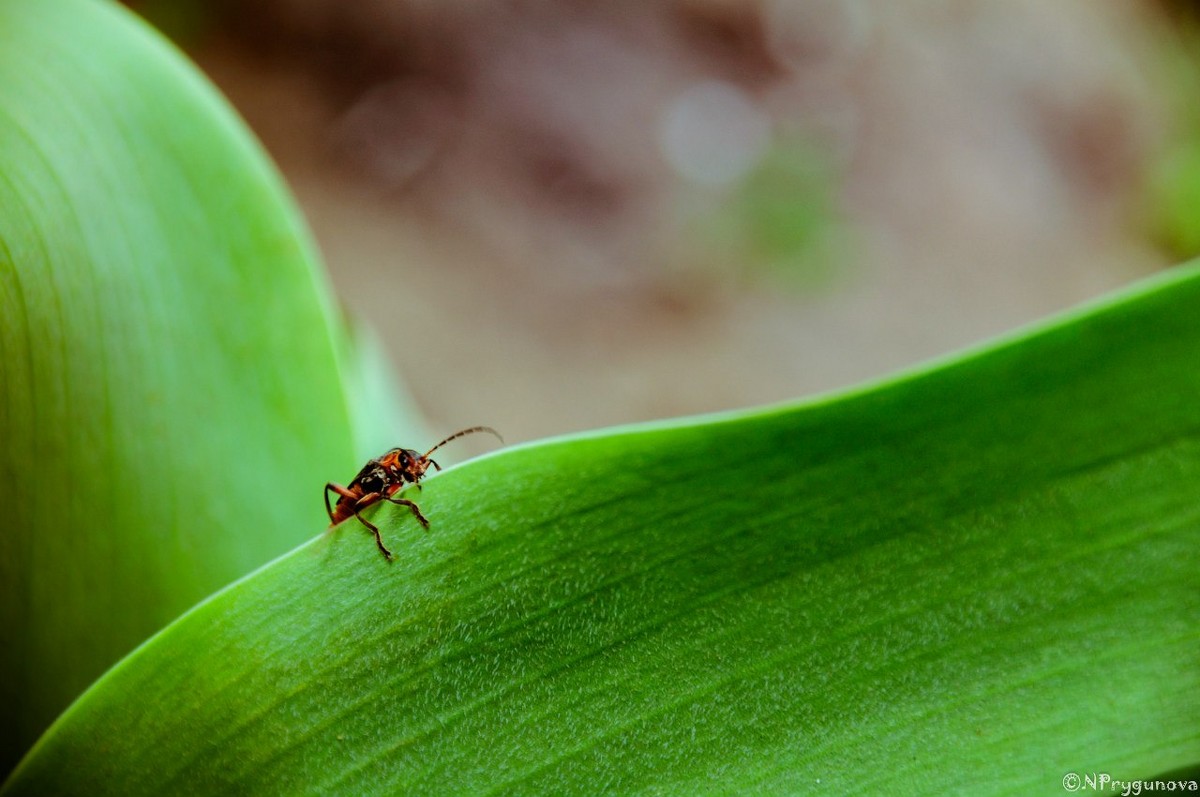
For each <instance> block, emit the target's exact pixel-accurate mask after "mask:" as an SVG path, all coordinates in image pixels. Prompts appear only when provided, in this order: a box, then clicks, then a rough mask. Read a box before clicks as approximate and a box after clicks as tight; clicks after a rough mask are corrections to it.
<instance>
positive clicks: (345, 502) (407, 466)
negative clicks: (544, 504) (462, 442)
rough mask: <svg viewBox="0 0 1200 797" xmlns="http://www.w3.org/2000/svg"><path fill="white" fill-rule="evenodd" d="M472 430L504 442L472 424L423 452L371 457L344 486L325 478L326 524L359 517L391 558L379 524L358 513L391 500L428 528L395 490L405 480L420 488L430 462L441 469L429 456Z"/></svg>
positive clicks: (492, 431)
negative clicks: (334, 500)
mask: <svg viewBox="0 0 1200 797" xmlns="http://www.w3.org/2000/svg"><path fill="white" fill-rule="evenodd" d="M475 432H487V433H488V434H492V435H495V436H496V438H497V439H498V440H499V441H500V442H501V443H503V442H504V438H503V437H500V433H499V432H497V431H496V430H495V429H493V428H492V427H490V426H472V427H471V428H470V429H463V430H462V431H460V432H455V433H454V434H452V435H450V436H449V437H447V438H446V439H445V440H443V441H442V442H440V443H438V444H437V445H436V446H434V447H433V448H431V449H429V450H428V451H426V452H425V453H424V454H422V453H421V452H419V451H414V450H413V449H411V448H393V449H391V450H389V451H388V452H387V453H386V454H384V455H383V456H381V457H379V458H378V459H372V460H370V461H369V462H367V464H366V465H363V468H362V470H360V471H359V472H358V475H357V476H355V477H354V478H353V479H352V480H351V481H350V484H348V485H347V486H345V487H343V486H341V485H340V484H334V483H333V482H328V483H327V484H326V485H325V511H326V512H328V513H329V521H330V522H329V527H330V528H333V527H334V526H336V525H337V524H339V523H341V522H342V521H343V520H347V519H349V518H351V517H356V518H358V521H359V522H360V523H362V524H363V525H364V526H366V527H367V528H368V529H370V530H371V533H372V534H374V535H375V544H376V545H378V546H379V552H380V553H382V554H383V556H384V558H385V559H388V560H389V561H390V560H391V558H392V552H391V551H389V550H388V549H387V546H385V545H384V544H383V537H382V536H380V534H379V528H378V527H377V526H376V525H375V524H374V523H371V522H370V521H368V520H367V519H366V518H364V517H363V516H362V515H361V514H359V513H360V512H362V511H363V510H364V509H366V508H367V507H369V506H373V505H375V504H377V503H379V502H380V501H391V502H392V503H393V504H399V505H402V506H406V507H408V508H409V510H410V511H411V512H412V513H413V517H415V518H416V519H417V520H418V521H420V523H421V525H422V526H424V527H425V528H429V520H428V519H426V517H425V516H424V515H422V514H421V510H420V508H419V507H418V506H417V505H416V504H415V503H413V502H412V501H410V500H408V499H407V498H397V497H396V496H395V494H396V493H397V492H399V491H400V490H401V489H403V488H404V485H405V483H406V482H407V483H410V484H415V485H416V486H417V489H418V490H420V489H421V485H420V481H421V479H422V478H424V476H425V471H426V470H428V469H429V466H430V465H432V466H433V467H434V469H435V470H441V469H442V466H441V465H439V464H437V463H436V462H434V461H433V460H432V459H430V455H431V454H433V452H434V451H437V450H438V449H439V448H441V447H442V446H444V445H446V443H449V442H450V441H452V440H457V439H458V438H460V437H462V436H464V435H468V434H474V433H475ZM330 492H334V493H337V495H338V499H337V503H336V504H334V505H333V506H330V505H329V493H330Z"/></svg>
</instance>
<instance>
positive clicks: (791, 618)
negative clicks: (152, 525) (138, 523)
mask: <svg viewBox="0 0 1200 797" xmlns="http://www.w3.org/2000/svg"><path fill="white" fill-rule="evenodd" d="M1197 307H1200V272H1198V271H1197V270H1196V269H1191V270H1189V271H1186V272H1182V273H1177V274H1173V275H1168V276H1167V277H1166V278H1163V279H1159V280H1157V281H1154V282H1151V283H1149V284H1146V285H1143V286H1141V287H1139V288H1138V289H1136V290H1135V291H1133V292H1132V293H1129V294H1126V295H1124V296H1122V297H1119V298H1118V299H1116V300H1110V301H1109V302H1107V303H1105V304H1103V305H1102V306H1096V307H1092V308H1090V309H1089V310H1088V311H1086V312H1083V313H1078V314H1074V315H1072V316H1071V317H1069V318H1066V319H1061V320H1059V321H1056V322H1055V323H1053V324H1051V325H1049V326H1046V327H1043V328H1041V329H1038V330H1035V331H1032V332H1028V333H1025V334H1022V335H1020V336H1016V337H1014V338H1012V339H1010V340H1008V341H1006V342H1003V343H1001V344H999V345H996V346H994V347H990V348H986V349H982V350H978V351H975V352H972V353H969V354H967V355H965V356H962V357H960V358H958V359H956V360H954V361H951V362H947V363H943V364H941V365H939V366H937V367H934V368H932V369H930V370H926V371H921V372H917V373H914V374H909V375H906V376H903V377H901V378H897V379H895V380H893V381H890V382H886V383H883V384H879V385H875V386H872V387H869V388H866V389H863V390H859V391H857V392H855V393H852V394H850V395H845V396H841V397H834V398H829V399H824V400H818V401H815V402H811V403H808V404H803V405H795V406H784V407H778V408H773V409H767V410H763V411H759V412H749V413H742V414H731V415H726V416H716V417H710V418H700V419H695V420H691V421H684V422H677V423H662V424H653V425H649V426H643V427H635V428H629V429H623V430H612V431H608V432H604V433H599V434H595V435H591V436H583V437H578V438H573V439H563V440H552V441H548V442H545V443H541V444H536V445H527V446H521V447H516V448H512V449H509V450H505V451H501V452H499V453H497V454H495V455H489V456H485V457H482V458H479V459H477V460H475V461H473V462H470V463H468V464H466V465H464V466H461V467H458V468H454V469H452V470H450V471H448V472H446V473H443V474H441V475H438V476H435V477H433V478H431V479H429V480H428V482H427V483H426V485H425V489H424V490H423V491H422V492H420V493H419V494H417V493H413V492H410V493H409V496H410V497H413V498H416V499H417V500H418V501H419V502H420V504H421V506H422V508H423V510H424V512H425V513H426V514H427V516H428V517H429V519H430V521H431V523H432V526H431V529H430V530H429V531H428V532H425V531H423V530H421V529H420V527H419V526H418V525H417V524H416V523H415V521H414V520H413V519H412V517H411V516H410V515H409V514H408V513H407V511H406V510H405V509H404V508H402V507H393V506H390V505H384V506H381V507H378V508H376V509H372V510H370V512H369V513H368V516H369V517H372V518H373V519H374V520H375V521H377V522H378V523H379V524H380V526H381V528H382V529H383V531H384V534H385V539H386V540H387V541H388V543H389V544H390V545H391V547H392V548H393V549H394V550H396V551H397V553H398V561H397V562H395V563H393V564H389V563H388V562H386V561H385V560H384V559H383V558H382V557H381V556H380V555H379V553H378V552H377V551H376V550H375V547H374V544H373V541H372V539H371V537H370V535H369V534H368V533H367V532H366V531H365V530H364V529H363V528H362V527H361V526H359V525H358V524H356V523H354V522H353V521H351V522H348V523H346V524H344V525H342V526H340V527H338V528H337V529H335V530H333V531H331V532H328V533H326V534H324V535H322V536H320V537H319V538H317V539H316V540H314V541H313V542H311V543H309V544H308V545H305V546H303V547H301V548H300V549H298V550H296V551H294V552H293V553H291V554H289V555H288V556H286V557H284V558H283V559H281V560H279V561H277V562H275V563H273V564H271V565H270V566H268V567H266V568H265V569H263V570H261V571H259V572H257V573H255V574H253V575H252V576H250V577H248V578H247V579H245V580H243V581H242V582H240V583H238V584H236V585H234V586H233V587H231V588H230V589H228V590H226V591H224V592H222V593H220V594H218V595H217V596H215V597H213V598H212V599H211V600H209V601H207V602H205V603H204V604H202V605H200V606H199V607H197V608H196V609H194V610H193V611H191V612H190V613H188V614H187V615H186V616H185V617H184V618H182V619H181V620H180V621H179V622H177V623H174V624H172V625H171V626H170V627H168V628H167V629H166V630H165V631H163V632H162V633H160V634H159V635H158V636H156V637H154V638H153V639H152V640H150V641H149V642H148V643H147V644H146V645H144V646H143V647H142V648H141V649H139V650H138V651H137V652H136V653H135V654H133V655H132V656H130V657H129V658H127V659H126V660H124V661H123V662H121V663H120V664H119V665H118V666H117V667H116V668H114V669H113V670H112V671H111V672H109V673H108V674H107V675H106V676H105V677H104V678H103V679H101V680H100V681H99V682H98V683H97V684H96V685H95V686H94V687H93V688H92V689H91V690H90V691H89V692H88V693H87V694H86V695H84V697H83V698H82V699H80V700H79V701H78V702H77V703H76V704H75V705H74V706H73V707H72V708H71V709H70V710H69V711H68V712H67V713H66V714H65V715H64V716H63V717H62V718H60V720H59V721H58V722H57V723H56V724H55V725H54V726H53V728H52V729H51V730H50V731H49V732H48V733H47V735H46V736H45V737H43V738H42V740H41V741H40V742H39V743H38V745H37V746H36V747H35V749H34V750H33V752H32V753H31V755H30V756H29V757H28V758H27V759H26V760H25V761H24V762H23V764H22V766H21V767H20V768H19V769H18V770H17V772H16V774H15V775H14V777H13V779H12V781H11V782H10V783H9V784H8V786H7V789H6V790H5V791H4V794H5V795H24V794H47V793H78V792H86V793H89V794H104V793H107V794H144V793H158V794H180V793H294V792H309V793H344V794H383V793H396V792H411V793H421V794H445V793H480V792H484V791H502V792H506V793H511V792H517V793H531V794H532V793H543V794H544V793H553V794H563V793H579V794H595V793H600V792H620V793H628V792H671V793H685V794H695V793H711V792H720V793H806V792H818V791H819V792H820V793H827V794H877V793H888V794H919V795H930V794H973V795H976V794H977V795H986V794H1014V795H1026V794H1061V793H1063V791H1062V786H1061V782H1062V779H1063V777H1064V775H1065V774H1066V773H1068V772H1070V771H1075V772H1081V773H1088V772H1107V773H1110V774H1111V775H1112V776H1113V777H1117V778H1125V779H1132V778H1136V777H1145V776H1148V775H1154V774H1155V773H1159V772H1166V771H1169V770H1172V769H1178V768H1181V767H1188V766H1192V765H1194V764H1195V763H1196V762H1200V720H1198V719H1197V718H1200V625H1198V623H1197V618H1198V617H1200V579H1198V578H1197V572H1198V568H1197V565H1198V564H1200V554H1198V553H1197V551H1198V550H1200V546H1198V544H1197V543H1198V542H1200V533H1198V532H1200V499H1198V498H1197V491H1196V484H1197V483H1200V409H1198V407H1200V404H1198V401H1197V397H1200V369H1197V368H1196V363H1197V359H1198V355H1200V313H1197V312H1196V308H1197ZM316 525H317V524H313V526H314V528H315V526H316Z"/></svg>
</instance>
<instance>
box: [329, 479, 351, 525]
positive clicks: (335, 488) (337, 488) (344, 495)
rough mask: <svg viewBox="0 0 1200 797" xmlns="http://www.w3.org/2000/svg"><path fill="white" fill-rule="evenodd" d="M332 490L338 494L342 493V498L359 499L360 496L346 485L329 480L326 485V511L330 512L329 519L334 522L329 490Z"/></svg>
mask: <svg viewBox="0 0 1200 797" xmlns="http://www.w3.org/2000/svg"><path fill="white" fill-rule="evenodd" d="M331 490H332V491H333V492H335V493H337V494H338V495H340V496H341V497H342V498H354V499H357V498H358V496H356V495H355V494H354V493H352V492H350V491H349V490H347V489H346V488H345V487H343V486H342V485H340V484H334V483H333V482H328V483H327V484H326V485H325V511H326V512H328V513H329V521H330V522H331V523H332V522H333V507H331V506H330V505H329V492H330V491H331Z"/></svg>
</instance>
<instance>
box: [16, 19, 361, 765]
mask: <svg viewBox="0 0 1200 797" xmlns="http://www.w3.org/2000/svg"><path fill="white" fill-rule="evenodd" d="M327 296H328V292H327V290H326V286H325V285H324V282H323V278H322V277H321V276H319V272H318V271H317V270H316V269H315V268H314V256H313V251H312V247H311V245H310V243H309V241H308V237H307V234H306V233H305V231H304V229H303V227H302V226H301V224H300V222H299V220H298V217H297V214H296V213H295V211H294V209H293V207H292V205H291V201H290V199H289V198H288V197H287V195H286V193H285V192H284V190H283V188H282V186H281V184H280V181H279V179H278V177H277V175H276V174H275V172H274V171H273V170H272V168H271V167H270V166H269V165H268V164H267V162H266V160H265V158H264V157H263V155H262V153H261V152H260V151H259V149H258V148H257V146H255V145H254V144H253V143H252V142H251V140H250V138H249V136H248V135H247V134H246V131H245V130H244V129H243V127H242V125H241V124H240V123H239V122H238V121H237V120H236V119H235V118H234V117H233V115H232V114H231V113H230V111H229V110H228V108H227V107H226V106H225V104H224V103H223V101H221V100H220V99H219V98H218V97H217V96H216V94H215V93H214V92H213V90H212V89H211V88H210V87H209V86H208V85H207V84H206V83H205V82H203V81H202V80H201V79H200V78H199V77H198V76H197V74H196V73H195V72H194V71H193V70H192V69H191V67H189V66H187V65H186V64H185V63H184V62H183V60H182V59H181V58H180V57H179V55H178V54H177V53H176V52H175V51H174V50H173V49H172V48H171V47H170V46H169V45H167V44H166V43H164V42H163V41H161V40H160V39H159V38H158V37H157V36H156V35H154V34H152V33H150V32H149V31H148V30H147V29H146V28H145V27H144V26H143V25H142V24H141V23H139V22H138V21H136V20H135V19H133V18H132V17H131V16H130V15H129V14H128V13H127V12H125V11H123V10H121V9H119V8H118V7H117V6H115V5H110V4H107V3H98V2H92V1H90V0H39V2H36V3H29V2H20V1H19V0H0V483H2V484H3V485H4V487H5V493H4V495H5V499H6V501H5V507H4V520H3V524H4V525H3V531H2V533H0V717H3V735H4V738H3V743H2V745H0V772H3V771H8V770H9V769H10V768H11V767H12V766H13V765H14V764H15V763H16V761H17V759H18V758H19V756H20V755H21V754H22V753H23V752H24V751H25V750H26V749H27V748H28V746H29V745H30V744H32V742H33V741H34V740H35V739H36V738H37V737H38V735H40V733H41V732H42V731H43V730H44V729H45V728H46V727H47V726H48V725H49V723H50V722H51V721H52V720H53V718H54V717H55V716H56V715H57V714H58V713H59V712H60V711H61V710H62V709H63V708H65V707H66V706H67V705H68V704H69V703H70V701H71V700H72V699H74V698H75V697H76V696H77V695H78V694H79V693H80V692H81V691H82V690H83V689H84V688H85V687H86V686H87V685H88V684H89V683H91V682H92V681H93V680H95V678H96V677H97V676H99V675H100V674H101V673H102V672H103V671H104V670H105V669H106V668H108V667H109V666H111V664H112V663H113V662H115V661H117V660H118V659H119V658H120V657H121V656H123V655H125V654H126V653H128V652H129V651H130V650H132V649H133V648H134V646H136V645H137V644H139V643H141V642H142V641H144V640H145V639H146V638H147V636H149V635H150V634H151V633H153V632H154V631H155V630H157V629H159V628H161V627H162V626H163V625H165V624H166V623H167V622H169V621H170V620H172V619H174V618H175V617H177V616H178V615H179V614H181V613H182V612H183V611H184V610H185V609H187V608H189V607H191V606H192V605H194V604H195V603H196V602H197V601H198V600H200V599H201V598H203V597H205V596H206V595H209V594H211V593H212V592H213V591H214V590H216V589H218V588H220V587H222V586H224V585H226V584H228V583H229V582H230V581H232V580H233V579H235V578H237V577H239V576H241V575H243V574H245V573H246V572H248V571H249V570H251V569H253V568H254V567H257V566H259V565H261V564H262V563H263V562H265V561H267V560H269V559H270V558H272V557H274V556H277V555H279V554H280V553H282V552H283V551H285V550H287V549H289V548H291V547H293V546H295V545H296V544H298V543H299V542H300V541H301V540H303V539H304V537H306V536H307V535H308V534H310V533H311V529H313V528H315V527H317V526H318V525H319V524H320V522H321V519H322V517H323V516H324V510H323V506H322V503H321V499H320V497H319V495H318V494H319V492H320V487H321V484H322V483H323V482H324V480H325V479H326V478H328V476H329V475H331V474H333V473H338V472H346V471H349V472H353V468H354V467H355V466H356V465H357V464H359V462H358V461H357V458H356V456H355V454H354V452H353V443H352V439H353V438H352V433H351V427H350V422H349V419H348V417H347V402H346V398H345V396H344V395H343V393H342V381H341V376H340V374H339V368H340V366H339V363H338V359H337V357H336V353H337V350H338V346H340V345H341V344H340V343H339V339H338V335H340V333H334V332H333V331H332V330H333V329H334V327H333V326H332V325H331V319H332V317H333V314H332V312H331V311H332V308H331V305H330V302H329V300H328V298H327Z"/></svg>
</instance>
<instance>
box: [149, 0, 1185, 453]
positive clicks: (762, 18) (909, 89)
mask: <svg viewBox="0 0 1200 797" xmlns="http://www.w3.org/2000/svg"><path fill="white" fill-rule="evenodd" d="M128 5H129V6H130V7H132V8H133V9H134V10H135V11H137V12H138V13H140V14H142V15H143V16H145V17H146V18H147V19H148V20H149V21H150V22H151V23H152V24H154V25H156V26H158V27H159V28H160V29H161V30H163V31H164V32H165V33H166V34H167V35H168V36H170V37H171V38H173V39H174V40H175V41H176V42H177V43H178V44H179V45H180V46H181V47H182V48H183V49H184V50H185V51H187V53H188V54H189V56H190V57H191V58H192V59H193V60H194V61H196V62H197V63H198V64H199V66H200V67H201V68H202V69H203V70H204V71H205V72H206V73H207V74H208V75H209V77H210V78H211V79H212V80H213V81H214V82H215V83H216V84H217V86H218V87H219V88H220V89H221V91H223V92H224V94H225V95H226V96H227V97H228V98H229V99H230V100H231V101H232V103H233V104H234V106H236V108H237V109H238V111H239V112H240V113H241V114H242V116H243V117H244V118H245V119H246V120H247V121H248V122H249V124H250V126H251V127H252V128H253V129H254V131H255V133H256V134H257V135H258V137H259V138H260V139H261V140H262V142H263V143H264V145H265V146H266V148H267V150H268V151H269V152H270V154H271V155H272V157H273V158H274V159H275V161H276V162H277V164H278V165H279V167H280V169H281V170H282V171H283V173H284V175H285V177H286V179H287V181H288V182H289V184H290V185H291V188H292V190H293V191H294V193H295V194H296V196H297V197H298V199H299V202H300V204H301V206H302V208H303V212H304V214H305V216H306V217H307V220H308V222H309V224H310V225H311V227H312V229H313V231H314V233H315V236H316V239H317V242H318V244H319V246H320V249H321V251H322V253H323V256H324V259H325V263H326V265H327V267H328V269H329V272H330V275H331V279H332V282H333V285H334V287H335V289H336V292H337V295H338V297H339V300H340V302H341V303H342V305H343V309H344V311H345V313H346V314H347V315H348V316H349V317H351V318H354V319H359V320H361V321H363V322H364V323H365V324H366V325H367V326H368V327H370V328H372V329H373V330H374V331H375V333H376V335H377V336H378V338H379V340H380V341H381V343H382V345H383V347H384V348H385V349H386V351H387V353H388V355H389V357H390V359H391V360H392V362H393V363H394V366H395V369H396V372H397V374H398V375H399V377H400V378H402V380H403V382H404V385H405V387H406V389H407V390H408V391H409V392H411V394H412V396H413V397H414V398H415V400H416V402H417V404H418V405H419V407H420V409H421V410H422V412H423V413H424V415H425V417H426V418H428V419H429V423H430V426H431V428H432V429H433V430H434V433H435V434H436V433H438V432H441V431H450V430H453V429H457V428H459V427H463V426H468V425H472V424H477V423H486V424H490V425H492V426H495V427H497V428H499V429H502V430H503V431H504V433H505V435H506V437H507V438H508V439H509V441H510V442H514V441H519V440H524V439H530V438H534V437H541V436H545V435H551V434H557V433H562V432H569V431H574V430H579V429H585V428H591V427H597V426H605V425H610V424H617V423H624V422H630V421H639V420H647V419H652V418H662V417H667V416H676V415H683V414H691V413H699V412H708V411H714V410H726V409H734V408H739V407H746V406H750V405H756V404H763V403H767V402H776V401H781V400H785V399H792V398H797V397H801V396H804V395H808V394H812V393H815V392H822V391H827V390H831V389H835V388H838V387H843V386H846V385H849V384H852V383H855V382H859V381H861V380H864V379H869V378H873V377H879V376H883V375H885V374H887V373H888V372H890V371H892V370H894V369H897V368H900V367H904V366H908V365H911V364H914V363H917V362H919V361H922V360H926V359H928V358H930V357H933V356H936V355H940V354H944V353H946V352H949V351H952V350H954V349H957V348H960V347H962V346H964V345H966V344H969V343H972V342H977V341H980V340H983V339H986V338H988V337H990V336H993V335H996V334H997V333H1001V332H1004V331H1006V330H1010V329H1013V328H1015V327H1018V326H1020V325H1022V324H1026V323H1029V322H1031V321H1034V320H1036V319H1039V318H1041V317H1044V316H1046V315H1047V314H1050V313H1053V312H1055V311H1057V310H1060V309H1063V308H1066V307H1068V306H1071V305H1073V304H1076V303H1078V302H1080V301H1082V300H1085V299H1088V298H1090V297H1094V296H1096V295H1098V294H1101V293H1103V292H1105V291H1108V290H1111V289H1113V288H1116V287H1119V286H1121V285H1124V284H1127V283H1129V282H1131V281H1133V280H1136V279H1138V278H1140V277H1143V276H1146V275H1149V274H1152V273H1155V272H1157V271H1160V270H1162V269H1165V268H1168V267H1170V266H1171V265H1173V264H1176V263H1179V262H1181V261H1182V260H1184V259H1186V258H1188V257H1191V256H1192V255H1193V254H1195V253H1197V252H1198V251H1200V103H1198V101H1197V100H1198V99H1200V59H1198V58H1197V53H1198V52H1200V49H1198V48H1197V44H1198V43H1200V38H1198V37H1197V35H1196V26H1195V24H1194V13H1195V12H1194V10H1193V9H1192V6H1191V5H1190V4H1187V3H1169V2H1150V1H1149V0H1139V1H1138V2H1133V1H1125V0H1104V1H1100V0H1055V2H1053V3H1046V2H1039V0H959V1H955V0H946V1H945V2H938V1H937V0H934V2H928V1H925V0H923V1H922V2H902V3H895V2H886V1H885V0H663V1H662V2H651V3H646V2H633V1H632V0H612V1H611V2H605V3H592V2H574V1H572V0H561V1H560V2H555V3H546V2H493V3H486V4H484V3H475V2H466V1H465V0H440V1H439V2H431V1H430V0H359V2H355V3H346V2H342V1H341V0H263V1H262V2H259V3H254V4H243V3H233V2H229V1H228V0H222V1H214V0H207V2H201V0H191V1H189V0H157V1H155V2H152V1H151V0H144V1H143V2H132V1H131V2H129V3H128ZM396 442H397V443H403V444H405V445H409V444H413V445H416V444H418V443H419V442H420V441H396Z"/></svg>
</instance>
